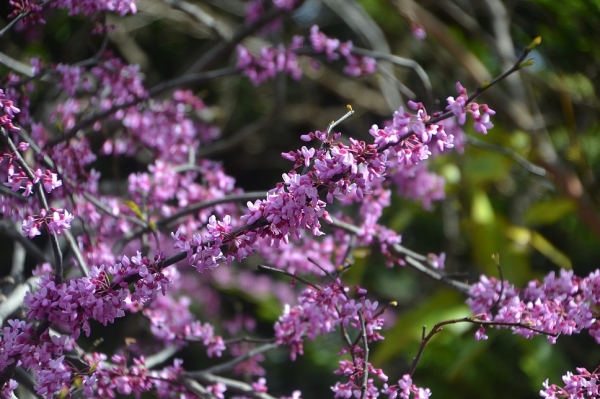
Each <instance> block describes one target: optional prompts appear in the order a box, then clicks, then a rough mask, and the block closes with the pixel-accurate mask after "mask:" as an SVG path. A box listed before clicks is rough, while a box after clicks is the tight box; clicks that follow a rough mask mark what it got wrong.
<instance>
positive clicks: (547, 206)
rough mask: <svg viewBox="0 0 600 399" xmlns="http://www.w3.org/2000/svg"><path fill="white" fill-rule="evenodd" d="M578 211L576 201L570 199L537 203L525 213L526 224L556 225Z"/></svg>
mask: <svg viewBox="0 0 600 399" xmlns="http://www.w3.org/2000/svg"><path fill="white" fill-rule="evenodd" d="M576 209H577V205H576V204H575V201H573V200H572V199H568V198H557V199H553V200H549V201H544V202H536V203H535V204H533V205H531V206H530V207H529V209H527V211H526V212H525V216H524V222H525V224H527V225H547V224H554V223H556V222H558V221H559V220H561V219H562V218H564V217H565V216H567V215H569V214H571V213H573V212H574V211H575V210H576Z"/></svg>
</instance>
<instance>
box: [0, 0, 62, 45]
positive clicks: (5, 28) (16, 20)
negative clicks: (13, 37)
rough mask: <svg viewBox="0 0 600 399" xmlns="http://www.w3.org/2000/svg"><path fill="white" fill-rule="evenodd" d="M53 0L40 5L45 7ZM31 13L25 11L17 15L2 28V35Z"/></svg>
mask: <svg viewBox="0 0 600 399" xmlns="http://www.w3.org/2000/svg"><path fill="white" fill-rule="evenodd" d="M53 1H54V0H46V1H44V2H43V3H42V4H40V5H39V7H41V8H44V7H46V5H48V4H50V3H52V2H53ZM29 14H31V11H25V12H24V13H21V14H19V15H17V16H16V17H15V19H13V20H12V21H10V22H9V23H8V25H6V26H5V27H4V28H3V29H2V30H0V37H2V36H4V34H5V33H6V32H8V31H9V30H10V29H12V27H13V26H15V24H16V23H17V22H19V21H20V20H22V19H23V18H25V17H27V16H28V15H29Z"/></svg>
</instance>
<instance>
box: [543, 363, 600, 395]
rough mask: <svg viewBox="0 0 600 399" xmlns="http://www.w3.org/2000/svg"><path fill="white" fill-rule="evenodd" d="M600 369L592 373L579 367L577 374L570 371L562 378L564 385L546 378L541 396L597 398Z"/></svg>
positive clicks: (599, 391)
mask: <svg viewBox="0 0 600 399" xmlns="http://www.w3.org/2000/svg"><path fill="white" fill-rule="evenodd" d="M598 371H599V370H598V369H596V370H594V371H593V372H591V373H590V372H589V371H588V370H586V369H585V368H583V367H578V368H577V374H573V373H572V372H570V371H569V372H567V374H566V375H564V376H563V378H562V379H563V382H564V383H565V385H564V387H561V386H558V385H555V384H550V383H549V382H548V380H546V381H545V382H544V389H543V390H541V391H540V396H541V397H542V398H548V399H562V398H565V399H579V398H597V397H598V396H599V395H600V385H598V380H599V379H600V375H599V374H598Z"/></svg>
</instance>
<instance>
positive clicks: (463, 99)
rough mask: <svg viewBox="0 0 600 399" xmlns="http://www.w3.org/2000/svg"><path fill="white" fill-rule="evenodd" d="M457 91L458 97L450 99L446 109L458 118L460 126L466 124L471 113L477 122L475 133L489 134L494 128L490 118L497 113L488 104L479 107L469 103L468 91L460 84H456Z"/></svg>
mask: <svg viewBox="0 0 600 399" xmlns="http://www.w3.org/2000/svg"><path fill="white" fill-rule="evenodd" d="M456 91H457V92H458V97H456V98H454V97H448V98H447V101H448V106H447V107H446V109H447V110H448V111H451V112H452V113H453V114H454V115H455V116H456V117H457V119H458V123H459V125H464V124H465V122H466V119H467V113H470V114H471V115H472V116H473V119H474V120H475V123H474V125H473V127H474V128H475V131H476V132H479V133H483V134H487V130H488V129H491V128H493V127H494V124H493V123H492V122H490V116H492V115H496V111H494V110H493V109H490V108H489V107H488V106H487V105H486V104H482V105H479V104H477V103H475V102H468V101H469V97H468V96H467V89H465V88H464V87H463V86H462V85H461V84H460V82H456Z"/></svg>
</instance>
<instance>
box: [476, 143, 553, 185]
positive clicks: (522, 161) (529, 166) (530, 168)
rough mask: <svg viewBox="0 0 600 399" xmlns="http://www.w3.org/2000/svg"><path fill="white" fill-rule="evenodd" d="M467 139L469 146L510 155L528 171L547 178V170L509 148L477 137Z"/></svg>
mask: <svg viewBox="0 0 600 399" xmlns="http://www.w3.org/2000/svg"><path fill="white" fill-rule="evenodd" d="M466 137H467V142H468V143H469V144H472V145H474V146H476V147H481V148H485V149H488V150H492V151H495V152H499V153H501V154H504V155H508V156H509V157H511V158H512V159H514V160H515V161H516V162H517V163H519V164H520V165H521V166H522V167H524V168H525V169H527V171H529V172H531V173H534V174H536V175H538V176H546V169H544V168H542V167H541V166H537V165H534V164H533V163H531V162H529V161H528V160H527V159H525V158H524V157H522V156H521V155H519V154H517V153H516V152H515V151H513V150H511V149H509V148H505V147H502V146H499V145H494V144H490V143H486V142H485V141H482V140H479V139H476V138H475V137H472V136H466Z"/></svg>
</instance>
